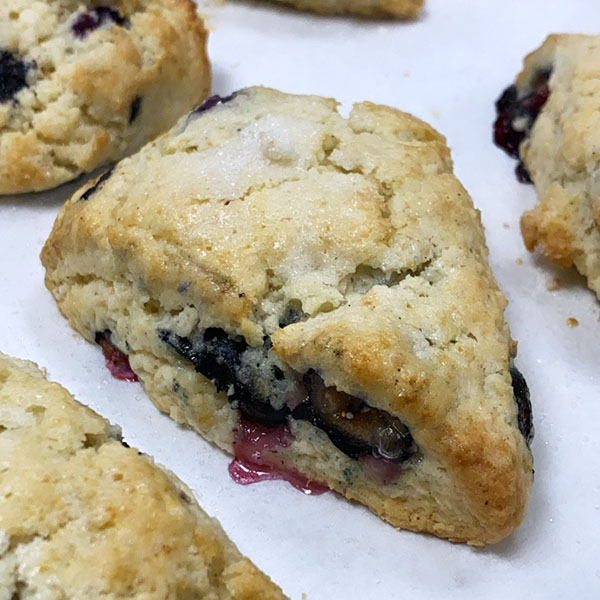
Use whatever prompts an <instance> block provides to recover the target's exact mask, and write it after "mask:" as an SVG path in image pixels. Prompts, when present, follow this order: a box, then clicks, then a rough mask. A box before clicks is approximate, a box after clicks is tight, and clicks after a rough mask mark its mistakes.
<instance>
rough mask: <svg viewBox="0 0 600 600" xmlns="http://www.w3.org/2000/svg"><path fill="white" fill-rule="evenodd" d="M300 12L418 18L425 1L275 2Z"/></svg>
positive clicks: (346, 0)
mask: <svg viewBox="0 0 600 600" xmlns="http://www.w3.org/2000/svg"><path fill="white" fill-rule="evenodd" d="M275 1H276V2H281V3H282V4H288V5H290V6H293V7H295V8H297V9H299V10H310V11H313V12H317V13H320V14H324V15H345V14H348V15H357V16H362V17H387V18H390V17H396V18H411V17H416V16H417V15H418V14H419V12H420V10H421V7H422V6H423V0H275Z"/></svg>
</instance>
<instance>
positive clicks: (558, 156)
mask: <svg viewBox="0 0 600 600" xmlns="http://www.w3.org/2000/svg"><path fill="white" fill-rule="evenodd" d="M599 64H600V36H587V35H551V36H550V37H548V39H547V40H546V41H545V42H544V44H543V45H542V46H541V47H540V48H538V49H537V50H536V51H535V52H532V53H531V54H530V55H529V56H527V58H526V59H525V62H524V67H523V71H522V72H521V73H520V74H519V76H518V77H517V80H516V85H514V86H511V87H510V88H509V89H508V90H507V92H505V94H504V95H503V99H504V100H506V99H507V98H508V96H509V95H510V96H511V98H512V101H511V103H510V104H511V107H509V108H510V110H509V111H508V112H505V114H506V115H508V114H509V112H510V111H512V118H509V119H508V120H507V121H506V123H507V124H509V123H512V125H511V126H510V127H508V128H507V129H506V131H507V136H506V137H507V138H511V139H512V138H514V140H513V141H514V144H513V147H512V152H513V154H514V155H515V156H518V157H519V158H520V160H521V161H522V165H523V167H524V168H522V169H521V171H522V172H524V173H526V174H527V177H529V175H530V177H531V180H533V183H534V184H535V188H536V192H537V195H538V203H537V205H536V206H535V208H534V209H533V210H529V211H526V212H525V213H524V214H523V217H522V219H521V231H522V233H523V239H524V240H525V245H526V246H527V248H528V249H529V250H533V249H534V248H535V247H536V246H537V247H539V248H540V249H541V251H542V252H543V254H544V255H546V256H547V257H548V258H549V259H550V260H552V261H553V262H555V263H556V264H558V265H560V266H564V267H566V266H571V265H574V266H575V267H576V268H577V270H578V271H579V272H580V273H581V274H582V275H584V276H585V277H587V280H588V285H589V287H590V288H591V289H592V290H594V291H595V292H596V294H597V295H599V296H600V232H599V230H598V228H599V227H600V184H599V181H600V150H599V148H600V71H599V70H598V65H599ZM503 99H501V100H500V101H499V105H500V104H502V105H503V106H504V107H506V106H507V104H509V103H507V102H504V100H503ZM499 108H500V109H501V112H502V106H499ZM528 109H532V110H528ZM501 120H502V114H501V116H500V118H499V120H498V123H499V122H500V121H501ZM519 125H521V127H520V128H519ZM497 127H498V126H497ZM515 128H516V129H517V130H519V131H518V133H517V135H515V134H514V133H511V129H512V131H513V132H514V129H515ZM500 129H501V127H500Z"/></svg>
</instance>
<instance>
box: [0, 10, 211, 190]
mask: <svg viewBox="0 0 600 600" xmlns="http://www.w3.org/2000/svg"><path fill="white" fill-rule="evenodd" d="M30 4H31V3H30V2H27V1H26V0H17V1H16V3H15V2H11V3H10V7H8V5H7V6H6V7H5V8H1V7H0V22H4V21H5V22H6V36H7V39H6V40H5V41H3V46H6V47H7V48H8V49H9V50H10V51H13V52H16V53H17V54H18V56H19V58H20V60H22V61H23V62H25V63H26V64H28V65H30V68H29V71H28V74H27V77H28V86H27V87H25V88H23V89H21V90H20V91H19V92H18V93H17V94H16V95H15V97H14V99H12V100H10V101H5V102H2V103H0V194H13V193H22V192H29V191H39V190H43V189H48V188H51V187H55V186H57V185H59V184H61V183H64V182H65V181H68V180H70V179H73V178H75V177H77V176H78V175H80V174H81V173H83V172H87V171H91V170H93V169H95V168H97V167H98V166H101V165H103V164H106V163H109V162H112V161H116V160H118V159H120V158H122V157H123V156H126V155H127V154H130V153H131V152H134V151H135V150H137V149H138V148H139V147H140V146H141V145H143V144H144V143H145V142H147V141H148V140H150V139H152V138H154V137H155V136H156V135H158V134H159V133H162V132H163V131H165V130H166V129H168V128H169V127H171V126H172V125H173V124H174V123H175V121H176V120H177V119H178V118H179V117H180V116H181V115H182V114H183V113H185V112H187V111H189V110H190V109H191V108H193V107H194V106H196V105H197V104H199V103H200V102H201V101H202V100H203V99H204V98H206V96H207V95H208V93H209V91H210V65H209V62H208V58H207V55H206V41H207V32H206V30H205V28H204V24H203V22H202V19H201V18H200V17H199V16H198V15H197V14H196V10H195V6H194V4H193V2H191V1H190V0H152V1H151V2H141V1H139V0H136V1H131V0H121V1H120V2H113V3H112V4H111V6H112V8H113V9H114V10H118V11H120V14H121V16H122V17H123V18H126V19H127V21H128V26H127V27H120V26H116V25H113V26H110V25H108V24H105V25H104V26H102V27H100V28H99V29H97V30H95V31H91V32H90V33H88V34H87V35H86V36H85V37H84V38H80V37H77V36H76V35H74V33H73V32H72V30H71V29H70V24H72V22H74V21H75V20H76V19H77V15H78V14H80V13H81V12H83V11H85V10H88V9H89V8H90V3H89V2H88V3H87V4H84V5H82V3H80V2H76V1H75V0H53V1H52V2H47V3H39V4H37V5H36V6H35V9H34V10H31V9H30ZM9 12H10V14H9ZM15 15H16V17H15ZM21 17H22V18H21ZM48 27H50V30H48ZM166 99H168V101H166Z"/></svg>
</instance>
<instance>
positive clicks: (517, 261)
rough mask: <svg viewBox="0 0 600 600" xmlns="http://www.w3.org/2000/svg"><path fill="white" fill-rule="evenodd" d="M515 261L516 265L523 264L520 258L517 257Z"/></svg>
mask: <svg viewBox="0 0 600 600" xmlns="http://www.w3.org/2000/svg"><path fill="white" fill-rule="evenodd" d="M515 262H516V263H517V264H518V265H522V264H523V259H522V258H517V260H515Z"/></svg>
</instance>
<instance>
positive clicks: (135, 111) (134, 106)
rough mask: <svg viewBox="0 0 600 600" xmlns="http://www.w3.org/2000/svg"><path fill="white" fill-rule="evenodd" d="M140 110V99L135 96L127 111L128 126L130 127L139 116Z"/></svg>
mask: <svg viewBox="0 0 600 600" xmlns="http://www.w3.org/2000/svg"><path fill="white" fill-rule="evenodd" d="M141 108H142V97H141V96H136V97H135V98H134V100H133V102H132V103H131V107H130V109H129V124H130V125H131V124H132V123H133V122H134V121H135V120H136V119H137V118H138V115H139V114H140V110H141Z"/></svg>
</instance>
